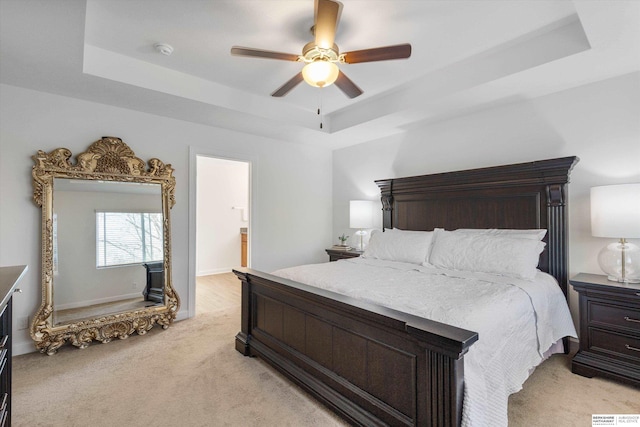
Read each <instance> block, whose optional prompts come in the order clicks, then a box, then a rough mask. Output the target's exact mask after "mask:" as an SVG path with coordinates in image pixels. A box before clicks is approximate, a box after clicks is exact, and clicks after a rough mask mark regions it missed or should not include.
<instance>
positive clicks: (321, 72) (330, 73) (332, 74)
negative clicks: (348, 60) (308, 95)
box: [302, 59, 340, 87]
mask: <svg viewBox="0 0 640 427" xmlns="http://www.w3.org/2000/svg"><path fill="white" fill-rule="evenodd" d="M339 73H340V69H339V68H338V66H337V65H336V64H334V63H333V62H329V61H327V60H324V59H319V60H316V61H313V62H310V63H308V64H307V65H305V66H304V67H303V68H302V77H303V78H304V81H305V82H307V83H308V84H310V85H311V86H314V87H326V86H329V85H330V84H332V83H333V82H335V81H336V79H337V78H338V74H339Z"/></svg>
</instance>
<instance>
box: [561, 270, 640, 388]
mask: <svg viewBox="0 0 640 427" xmlns="http://www.w3.org/2000/svg"><path fill="white" fill-rule="evenodd" d="M570 282H571V285H572V286H573V288H574V289H575V290H576V291H577V292H578V294H579V297H580V350H579V351H578V353H577V354H576V355H575V356H574V358H573V361H572V362H571V371H572V372H573V373H574V374H579V375H583V376H585V377H593V376H602V377H608V378H613V379H617V380H620V381H623V382H627V383H631V384H635V385H640V284H629V283H626V284H625V283H617V282H611V281H609V280H607V277H606V276H602V275H597V274H585V273H580V274H578V275H577V276H576V277H574V278H572V279H571V280H570Z"/></svg>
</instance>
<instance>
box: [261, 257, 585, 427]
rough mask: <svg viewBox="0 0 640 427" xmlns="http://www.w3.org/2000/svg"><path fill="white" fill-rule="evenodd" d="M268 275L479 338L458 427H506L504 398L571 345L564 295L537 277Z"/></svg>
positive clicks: (295, 270) (415, 269)
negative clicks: (546, 358)
mask: <svg viewBox="0 0 640 427" xmlns="http://www.w3.org/2000/svg"><path fill="white" fill-rule="evenodd" d="M273 274H274V275H277V276H280V277H284V278H287V279H291V280H295V281H297V282H301V283H305V284H308V285H311V286H315V287H318V288H323V289H327V290H330V291H333V292H336V293H340V294H343V295H348V296H350V297H354V298H357V299H360V300H363V301H367V302H371V303H374V304H378V305H383V306H386V307H389V308H393V309H395V310H398V311H403V312H405V313H409V314H413V315H416V316H420V317H424V318H427V319H431V320H435V321H438V322H442V323H446V324H449V325H453V326H457V327H460V328H464V329H467V330H470V331H474V332H477V333H478V336H479V339H478V341H477V342H476V343H475V344H473V345H472V346H471V348H470V350H469V352H468V353H467V354H466V355H465V358H464V380H465V389H464V403H463V414H462V425H463V426H469V427H471V426H473V427H485V426H506V425H507V424H508V422H507V402H508V397H509V395H510V394H512V393H515V392H517V391H518V390H520V389H521V388H522V384H523V383H524V381H525V380H526V379H527V377H528V376H529V373H530V372H531V371H532V369H533V368H534V367H536V366H537V365H538V364H540V363H541V362H542V361H543V354H544V352H545V351H547V350H548V349H549V348H550V347H551V345H552V344H554V343H555V342H556V341H558V340H559V339H561V338H563V337H565V336H572V337H576V331H575V328H574V325H573V321H572V320H571V315H570V313H569V309H568V307H567V303H566V300H565V298H564V295H563V294H562V291H561V290H560V288H559V287H558V285H557V283H556V281H555V279H554V278H553V277H552V276H550V275H548V274H545V273H542V272H538V273H537V275H536V278H535V280H533V281H527V280H521V279H514V278H509V277H503V276H497V275H492V274H486V273H469V272H461V271H452V270H442V269H436V268H429V267H422V266H419V265H416V264H408V263H400V262H392V261H383V260H376V259H364V258H354V259H349V260H341V261H338V262H331V263H325V264H312V265H305V266H298V267H292V268H287V269H283V270H278V271H276V272H274V273H273Z"/></svg>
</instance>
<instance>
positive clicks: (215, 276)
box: [194, 155, 251, 315]
mask: <svg viewBox="0 0 640 427" xmlns="http://www.w3.org/2000/svg"><path fill="white" fill-rule="evenodd" d="M250 182H251V181H250V163H249V162H246V161H240V160H231V159H225V158H218V157H212V156H205V155H197V156H196V235H195V240H196V251H195V254H196V260H195V294H196V299H195V300H196V307H195V308H196V310H195V313H194V314H195V315H197V314H200V313H210V312H213V311H219V310H223V309H226V308H229V305H230V304H231V305H233V303H234V301H235V296H234V295H232V298H231V299H229V298H226V297H225V295H226V294H225V293H224V292H223V293H220V291H224V289H223V288H221V284H223V283H228V284H229V285H225V286H227V287H228V286H231V287H232V288H233V287H234V286H233V285H236V286H235V287H237V288H238V292H239V288H240V282H239V281H238V279H237V278H235V276H234V275H233V274H232V273H231V270H232V269H233V268H237V267H240V266H249V265H250V259H251V256H250V254H251V251H250V245H249V242H250V238H249V236H250V234H251V227H250V222H251V221H250V219H251V218H250V212H251V208H250V191H249V187H250Z"/></svg>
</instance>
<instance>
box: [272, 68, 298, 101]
mask: <svg viewBox="0 0 640 427" xmlns="http://www.w3.org/2000/svg"><path fill="white" fill-rule="evenodd" d="M302 80H304V78H303V77H302V71H301V72H299V73H298V74H296V75H295V76H293V78H292V79H290V80H289V81H288V82H286V83H285V84H283V85H282V86H280V87H279V88H278V89H276V90H275V92H273V93H272V94H271V96H275V97H278V98H279V97H282V96H285V95H286V94H288V93H289V91H291V89H293V88H294V87H296V86H298V84H300V82H301V81H302Z"/></svg>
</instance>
